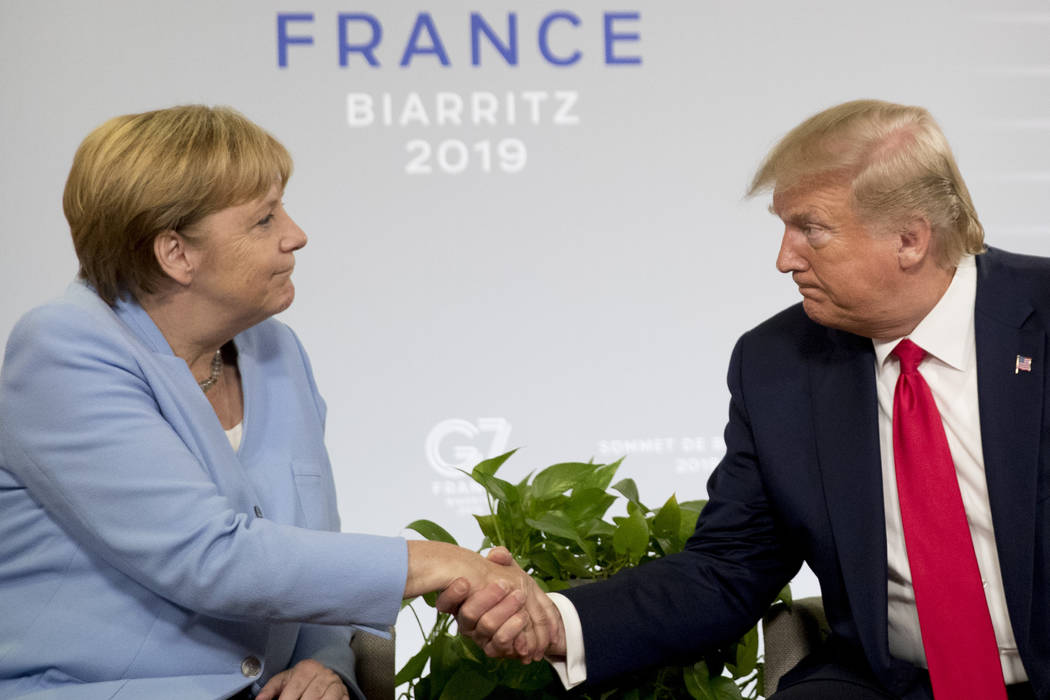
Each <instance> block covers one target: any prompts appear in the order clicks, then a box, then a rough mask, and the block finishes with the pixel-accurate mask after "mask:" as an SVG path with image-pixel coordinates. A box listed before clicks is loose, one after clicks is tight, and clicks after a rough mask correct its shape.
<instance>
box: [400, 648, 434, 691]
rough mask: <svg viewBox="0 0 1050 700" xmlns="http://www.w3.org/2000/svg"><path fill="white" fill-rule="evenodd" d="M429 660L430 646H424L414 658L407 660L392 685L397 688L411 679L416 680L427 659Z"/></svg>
mask: <svg viewBox="0 0 1050 700" xmlns="http://www.w3.org/2000/svg"><path fill="white" fill-rule="evenodd" d="M429 658H430V645H429V644H424V645H423V648H422V649H420V650H419V651H418V652H417V653H416V655H415V656H413V657H412V658H411V659H409V660H408V661H407V662H406V663H405V665H404V666H402V667H401V670H400V671H398V672H397V675H396V676H394V685H395V686H399V685H401V684H402V683H407V682H408V681H409V680H411V679H413V678H418V677H419V674H421V673H422V672H423V667H424V666H426V665H427V659H429Z"/></svg>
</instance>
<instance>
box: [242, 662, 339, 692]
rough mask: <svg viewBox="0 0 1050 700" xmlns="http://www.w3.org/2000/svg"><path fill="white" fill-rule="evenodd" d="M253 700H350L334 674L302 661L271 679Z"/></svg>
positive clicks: (319, 664)
mask: <svg viewBox="0 0 1050 700" xmlns="http://www.w3.org/2000/svg"><path fill="white" fill-rule="evenodd" d="M255 700H350V691H349V690H347V689H346V686H345V685H343V679H342V678H340V677H339V676H337V675H336V674H335V671H332V670H331V669H329V668H327V667H326V666H324V665H322V664H321V663H320V662H319V661H314V660H313V659H306V660H305V661H300V662H299V663H297V664H296V665H295V666H292V667H291V668H290V669H288V670H287V671H281V672H280V673H278V674H277V675H276V676H274V677H273V678H271V679H270V680H269V682H268V683H267V684H266V685H264V686H263V688H262V690H260V691H259V694H258V695H256V696H255Z"/></svg>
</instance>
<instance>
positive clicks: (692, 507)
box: [678, 501, 706, 547]
mask: <svg viewBox="0 0 1050 700" xmlns="http://www.w3.org/2000/svg"><path fill="white" fill-rule="evenodd" d="M702 503H706V501H683V502H681V503H679V504H678V508H679V510H680V512H681V521H680V522H679V523H678V528H679V529H678V541H679V542H681V543H682V546H683V547H684V546H685V543H686V541H687V540H688V539H689V538H690V537H692V535H693V532H694V531H695V530H696V519H697V518H699V517H700V511H701V510H703V505H699V504H702Z"/></svg>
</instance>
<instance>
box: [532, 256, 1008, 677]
mask: <svg viewBox="0 0 1050 700" xmlns="http://www.w3.org/2000/svg"><path fill="white" fill-rule="evenodd" d="M976 299H977V264H976V261H975V260H974V258H973V257H966V258H964V259H963V260H962V261H961V262H960V263H959V265H958V267H957V268H956V271H955V277H954V278H953V279H952V283H951V284H950V285H949V287H948V290H947V291H946V292H945V293H944V296H943V297H941V299H940V301H938V302H937V305H936V306H935V307H934V308H933V310H932V311H930V313H929V314H927V315H926V318H924V319H923V320H922V321H921V322H920V323H919V325H918V326H917V327H916V328H915V330H914V331H913V332H912V333H911V335H910V336H908V337H909V338H911V340H912V342H914V343H915V344H916V345H918V346H919V347H921V348H922V349H923V350H925V351H926V352H927V357H925V358H924V359H923V361H922V362H921V363H920V365H919V371H920V372H921V373H922V376H923V378H924V379H925V380H926V383H927V384H929V386H930V391H931V392H932V393H933V398H934V401H936V403H937V407H938V409H939V410H940V412H941V420H942V422H943V423H944V432H945V435H946V437H947V438H948V448H949V449H950V450H951V454H952V461H953V462H954V463H955V471H956V473H957V475H958V477H959V489H960V491H961V492H962V500H963V507H964V508H965V510H966V520H967V522H968V523H969V526H970V534H971V536H972V537H973V544H974V551H975V552H976V554H977V566H978V568H979V569H980V572H981V578H982V581H983V583H984V592H985V597H986V598H987V600H988V609H989V611H990V613H991V617H992V626H993V628H994V629H995V638H996V640H997V642H998V644H999V657H1000V661H1001V663H1002V667H1003V677H1004V679H1005V680H1006V683H1007V684H1013V683H1023V682H1025V681H1027V680H1028V676H1027V674H1026V673H1025V670H1024V666H1023V665H1022V663H1021V657H1020V654H1019V653H1018V651H1017V643H1016V642H1015V641H1014V632H1013V627H1012V626H1011V625H1010V616H1009V614H1008V611H1007V608H1006V594H1005V591H1004V589H1003V577H1002V572H1001V571H1000V569H999V553H998V551H997V550H996V547H995V531H994V529H993V527H992V510H991V505H990V502H989V500H988V483H987V481H986V479H985V476H984V453H983V452H982V448H981V421H980V415H979V413H978V401H977V345H976V341H975V336H974V325H973V312H974V304H975V302H976ZM900 340H901V339H900V338H897V339H895V340H891V341H872V343H873V345H874V347H875V377H876V389H877V395H878V402H879V448H880V451H881V455H882V494H883V505H884V508H885V511H886V549H887V552H886V554H887V570H888V574H889V576H888V583H887V591H888V619H889V630H888V632H889V646H890V654H892V655H893V656H894V657H896V658H898V659H901V660H903V661H908V662H911V663H913V664H916V665H918V666H921V667H923V668H925V667H926V653H925V651H924V650H923V646H922V635H921V632H920V630H919V616H918V613H917V612H916V609H915V592H914V590H913V589H912V585H911V570H910V568H909V567H908V552H907V549H906V547H905V544H904V530H903V529H902V527H901V513H900V501H899V497H898V495H897V475H896V471H895V469H894V462H893V393H894V390H895V388H896V384H897V377H898V375H899V374H900V368H899V363H898V362H897V360H896V359H894V358H892V357H890V352H891V351H892V350H893V348H894V347H896V345H897V343H898V342H900ZM550 597H551V600H552V601H553V602H554V604H555V605H556V606H557V608H558V610H559V612H560V613H561V616H562V622H563V623H564V626H565V645H566V658H565V659H564V660H562V659H551V660H550V661H551V665H552V666H553V667H554V670H555V671H556V672H557V673H558V676H559V677H560V678H561V681H562V683H564V684H565V687H566V688H572V687H574V686H576V685H579V684H580V683H583V682H584V681H585V680H586V679H587V664H586V656H585V653H584V648H583V627H582V625H581V624H580V617H579V615H578V614H577V612H576V608H575V607H573V605H572V603H571V602H570V601H569V599H568V598H566V597H565V596H562V595H559V594H557V593H551V594H550ZM960 633H962V634H965V630H960Z"/></svg>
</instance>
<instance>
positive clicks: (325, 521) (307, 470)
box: [292, 460, 335, 530]
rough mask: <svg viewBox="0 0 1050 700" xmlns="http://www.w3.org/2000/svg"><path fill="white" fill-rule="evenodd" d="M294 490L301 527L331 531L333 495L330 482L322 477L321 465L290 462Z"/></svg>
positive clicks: (303, 461) (306, 461) (301, 461)
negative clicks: (297, 501)
mask: <svg viewBox="0 0 1050 700" xmlns="http://www.w3.org/2000/svg"><path fill="white" fill-rule="evenodd" d="M292 474H293V475H294V476H295V490H296V493H297V494H298V496H299V508H300V512H301V513H302V517H303V525H304V526H305V527H308V528H310V529H312V530H331V529H333V528H332V523H333V522H335V518H334V515H335V513H334V512H333V509H334V508H335V494H334V493H332V489H331V486H330V481H329V480H328V479H326V478H325V477H324V473H323V471H322V469H321V465H319V464H317V463H316V462H314V461H312V460H296V461H294V462H292Z"/></svg>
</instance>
